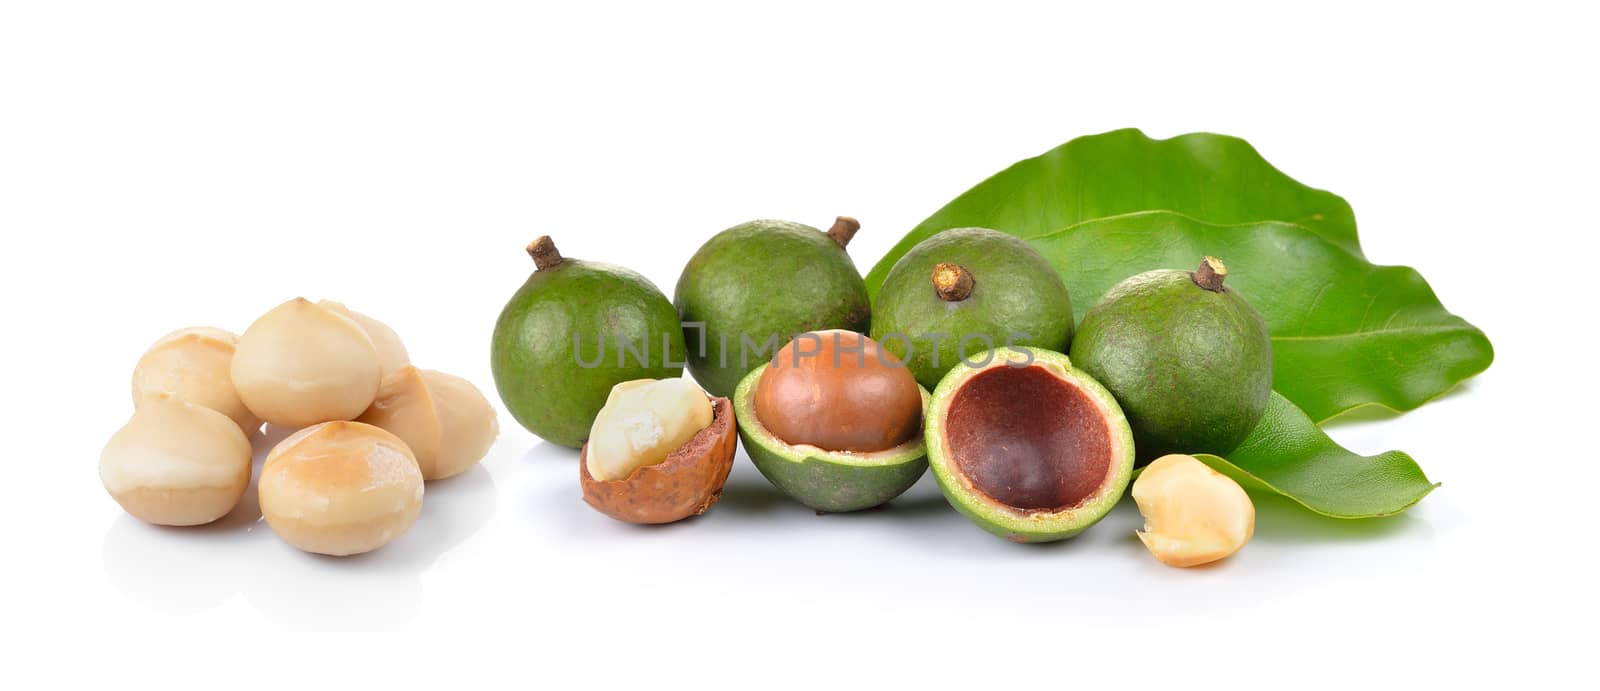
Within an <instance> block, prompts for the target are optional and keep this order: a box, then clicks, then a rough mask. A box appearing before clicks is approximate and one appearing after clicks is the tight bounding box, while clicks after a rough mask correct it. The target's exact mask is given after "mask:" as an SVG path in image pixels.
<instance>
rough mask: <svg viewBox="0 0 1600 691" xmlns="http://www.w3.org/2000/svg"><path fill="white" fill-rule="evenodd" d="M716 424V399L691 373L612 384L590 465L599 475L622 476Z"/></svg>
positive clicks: (594, 433)
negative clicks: (713, 411) (713, 409)
mask: <svg viewBox="0 0 1600 691" xmlns="http://www.w3.org/2000/svg"><path fill="white" fill-rule="evenodd" d="M710 424H711V401H710V400H709V399H707V398H706V393H705V391H702V390H701V389H700V387H699V386H698V385H696V384H695V383H694V382H692V381H689V380H688V379H685V378H679V379H661V380H655V379H635V380H633V381H625V382H622V383H621V384H617V385H616V386H614V387H612V388H611V395H610V396H609V397H607V398H606V405H605V407H603V408H601V409H600V414H599V415H597V416H595V419H594V425H593V426H591V427H590V428H589V446H588V452H587V453H588V460H587V464H588V468H589V475H590V477H593V478H594V479H596V480H604V481H614V480H621V479H624V478H626V477H628V475H630V474H632V473H633V471H634V470H636V469H638V468H641V467H644V466H647V465H655V464H657V463H660V462H662V461H664V460H666V458H667V455H668V454H670V453H672V452H673V451H674V450H676V449H677V448H678V447H680V446H683V445H684V443H686V442H688V441H689V439H691V438H693V437H694V435H695V433H696V432H699V431H700V430H702V429H705V428H706V426H707V425H710Z"/></svg>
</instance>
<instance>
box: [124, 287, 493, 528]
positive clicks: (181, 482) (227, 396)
mask: <svg viewBox="0 0 1600 691" xmlns="http://www.w3.org/2000/svg"><path fill="white" fill-rule="evenodd" d="M133 403H134V409H135V410H134V413H133V417H132V418H131V419H129V420H128V423H127V424H126V425H124V426H123V427H122V429H120V430H118V431H117V433H116V434H115V435H113V436H112V437H111V441H110V442H108V443H107V444H106V446H105V450H104V451H103V452H102V453H101V455H100V479H101V482H102V483H103V484H104V485H105V488H106V491H108V492H110V493H111V496H112V497H113V498H115V499H116V500H117V503H119V504H121V505H122V508H123V509H124V510H126V511H127V512H128V513H129V514H132V515H133V516H134V517H136V518H138V519H140V520H143V521H146V522H149V523H154V524H157V525H172V526H192V525H202V524H206V523H210V522H212V521H215V520H217V519H219V518H221V517H223V516H225V515H227V514H228V513H230V512H231V511H233V510H234V508H235V507H236V506H237V505H238V504H239V500H240V498H241V497H243V496H244V493H245V490H246V488H247V487H248V486H249V484H250V476H251V470H252V458H253V451H252V447H251V444H252V440H253V439H255V438H257V437H258V436H259V433H260V432H261V430H262V423H263V422H265V423H267V424H270V425H273V426H274V427H279V428H286V429H296V430H298V431H297V432H295V433H294V434H291V435H290V436H288V437H287V438H286V439H284V440H283V441H282V442H279V443H278V444H277V445H276V446H274V447H273V448H272V449H271V450H270V451H269V452H268V453H267V456H266V461H265V463H264V465H263V466H262V469H261V477H260V480H259V483H258V487H257V489H258V494H259V496H260V501H261V514H262V516H263V517H264V518H265V519H266V522H267V524H268V525H270V526H271V527H272V530H273V531H274V532H275V533H277V534H278V535H279V536H280V537H282V538H283V539H284V540H285V541H286V542H288V543H289V544H291V545H293V546H295V547H297V548H299V549H302V550H305V551H308V552H315V553H318V554H329V555H349V554H359V553H362V552H368V551H371V550H374V549H377V548H379V547H382V546H383V545H385V544H388V543H389V542H390V541H392V540H394V539H395V538H397V537H399V536H400V535H402V534H404V533H405V532H406V530H407V529H409V528H410V527H411V525H412V523H414V522H415V521H416V519H417V515H418V514H419V513H421V511H422V497H423V483H424V481H425V480H437V479H441V478H447V477H450V476H452V475H457V474H459V473H462V472H465V471H466V470H468V469H470V468H471V467H472V466H474V465H476V464H477V463H478V461H479V460H480V459H482V458H483V456H484V455H485V454H487V453H488V450H489V446H490V445H491V444H492V443H493V442H494V439H495V437H497V436H498V435H499V431H500V428H499V422H498V421H497V419H496V415H495V411H494V408H493V406H491V405H490V404H489V402H488V400H486V399H485V398H484V396H483V394H482V393H480V392H479V391H478V389H477V388H476V387H474V386H473V385H472V384H471V383H470V382H468V381H466V380H464V379H461V378H459V377H454V376H451V375H448V374H444V373H442V372H436V371H432V370H420V369H417V368H416V367H414V366H412V365H411V364H410V356H409V354H408V353H407V352H406V348H405V346H404V345H403V344H402V343H401V341H400V338H399V336H398V335H396V334H395V332H394V330H393V329H390V328H389V327H388V326H386V325H385V324H383V323H382V322H379V321H377V320H375V319H372V318H371V317H368V316H366V315H363V314H360V313H358V312H354V311H351V310H349V309H347V308H345V306H344V305H341V304H339V303H337V302H329V301H323V302H320V303H313V302H310V301H308V300H306V299H304V298H296V299H294V300H290V301H289V302H286V303H283V304H282V305H279V306H278V307H276V308H274V309H272V310H271V311H269V312H267V313H266V314H264V315H262V316H261V318H259V319H257V320H256V321H255V322H254V323H253V324H251V325H250V327H249V328H248V329H246V330H245V332H244V334H243V335H242V336H235V335H234V334H232V333H230V332H228V331H225V330H222V329H215V328H209V327H191V328H186V329H181V330H178V331H175V332H172V333H170V334H168V335H166V336H164V337H162V338H161V339H160V340H158V341H156V343H155V344H154V345H153V346H151V347H150V349H149V350H148V351H147V352H145V354H144V356H143V357H142V358H140V360H139V363H138V365H137V366H136V367H135V368H134V372H133Z"/></svg>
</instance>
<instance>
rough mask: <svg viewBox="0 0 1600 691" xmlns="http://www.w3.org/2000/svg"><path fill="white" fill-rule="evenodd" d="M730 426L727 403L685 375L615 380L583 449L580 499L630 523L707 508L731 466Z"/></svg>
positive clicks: (733, 439) (660, 519)
mask: <svg viewBox="0 0 1600 691" xmlns="http://www.w3.org/2000/svg"><path fill="white" fill-rule="evenodd" d="M734 429H735V427H734V423H733V404H732V403H731V402H730V401H729V400H728V399H726V398H717V399H707V398H706V394H705V392H704V391H702V390H701V389H700V387H699V386H697V385H695V384H694V383H692V382H690V381H689V380H688V379H663V380H660V381H656V380H651V379H639V380H634V381H628V382H623V383H621V384H618V385H616V386H615V387H613V388H612V389H611V395H610V397H609V398H608V399H607V400H606V405H605V407H604V408H602V409H601V410H600V414H599V415H598V416H597V417H596V418H595V422H594V426H593V427H592V428H591V429H590V431H589V442H588V443H587V444H585V445H584V447H583V453H582V459H581V462H580V463H579V469H578V474H579V480H580V481H581V483H582V485H583V500H584V501H585V502H588V504H589V505H590V506H593V507H594V508H595V509H596V510H598V511H600V512H601V513H604V514H606V515H607V516H610V517H612V518H615V519H617V520H619V521H627V522H629V523H671V522H673V521H678V520H682V519H684V518H688V517H690V516H697V515H700V514H702V513H705V511H706V510H707V509H709V508H711V506H712V505H713V504H716V503H717V499H719V498H720V497H721V496H722V486H723V484H724V483H726V482H727V480H728V471H729V470H731V469H732V468H733V454H734V450H735V448H736V446H737V444H738V442H737V438H738V436H737V435H736V434H735V432H734Z"/></svg>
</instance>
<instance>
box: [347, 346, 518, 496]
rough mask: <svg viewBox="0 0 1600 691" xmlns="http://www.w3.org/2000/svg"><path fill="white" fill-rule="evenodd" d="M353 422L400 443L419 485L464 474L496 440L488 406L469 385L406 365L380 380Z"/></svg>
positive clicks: (496, 430)
mask: <svg viewBox="0 0 1600 691" xmlns="http://www.w3.org/2000/svg"><path fill="white" fill-rule="evenodd" d="M357 421H358V422H365V423H367V424H369V425H375V426H377V427H382V428H383V429H385V430H388V431H389V432H391V433H393V434H394V435H395V436H397V437H400V439H402V440H404V441H405V443H406V446H409V447H411V452H412V453H413V454H415V455H416V457H417V464H418V465H419V466H420V467H421V468H422V478H423V479H424V480H438V479H442V478H447V477H450V476H452V475H458V474H460V473H463V472H465V471H466V470H467V469H469V468H471V467H472V466H473V465H475V464H476V463H477V462H478V461H479V460H481V459H482V458H483V456H484V454H487V453H489V445H490V444H493V443H494V439H495V437H497V436H499V435H500V422H499V420H498V419H496V417H495V412H494V406H491V405H489V401H488V399H485V398H484V397H483V394H482V393H481V392H479V391H478V387H475V386H473V385H472V382H469V381H467V380H465V379H462V378H460V377H453V376H450V375H448V374H445V373H443V372H435V371H433V370H419V369H417V368H415V367H412V366H411V365H404V366H402V367H401V368H400V369H398V370H396V371H395V372H394V373H393V374H391V375H389V377H388V378H386V379H384V381H383V386H382V388H380V389H378V399H377V400H375V401H373V402H372V407H371V408H368V409H367V412H366V413H363V414H362V415H361V417H360V418H357Z"/></svg>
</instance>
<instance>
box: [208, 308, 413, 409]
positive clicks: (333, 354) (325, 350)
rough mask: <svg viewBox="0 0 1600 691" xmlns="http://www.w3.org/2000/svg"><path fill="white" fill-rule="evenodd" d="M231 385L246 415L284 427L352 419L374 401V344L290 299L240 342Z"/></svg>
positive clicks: (350, 326) (356, 329)
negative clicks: (253, 415) (246, 408)
mask: <svg viewBox="0 0 1600 691" xmlns="http://www.w3.org/2000/svg"><path fill="white" fill-rule="evenodd" d="M231 372H232V375H233V386H234V388H235V389H236V390H237V391H238V392H239V399H240V400H242V401H244V404H245V405H246V406H248V407H249V408H250V411H251V412H252V413H255V414H256V416H257V417H260V418H261V419H263V420H266V421H267V422H270V423H272V424H274V425H282V426H284V427H306V426H308V425H314V424H317V423H319V422H327V421H330V420H354V419H355V418H357V417H359V416H360V415H361V413H363V412H365V411H366V409H367V406H370V405H372V399H373V398H374V397H376V396H377V394H378V384H379V382H380V381H381V372H382V366H381V365H380V363H379V359H378V349H377V348H376V347H374V346H373V345H372V338H370V337H369V336H367V332H366V331H365V330H364V329H362V328H361V326H360V325H359V324H357V323H356V322H355V321H354V320H352V319H350V318H349V317H346V316H344V315H343V314H340V313H339V312H337V311H334V310H331V309H328V308H327V307H323V306H320V305H315V304H312V303H311V302H310V301H307V300H306V299H305V298H295V299H293V300H290V301H288V302H285V303H283V304H282V305H279V306H277V307H275V308H273V309H272V311H270V312H267V313H266V314H264V315H262V316H261V318H260V319H257V320H256V321H255V323H254V324H251V325H250V328H248V329H245V332H244V335H242V336H240V337H239V347H238V349H237V350H236V352H235V353H234V355H233V366H232V369H231Z"/></svg>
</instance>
